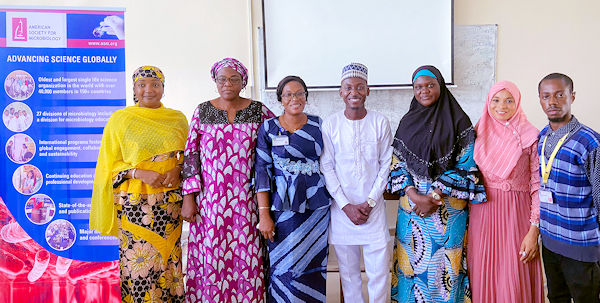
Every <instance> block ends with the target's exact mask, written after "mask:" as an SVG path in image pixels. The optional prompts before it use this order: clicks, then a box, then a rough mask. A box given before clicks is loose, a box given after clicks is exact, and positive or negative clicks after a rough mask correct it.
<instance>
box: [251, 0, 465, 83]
mask: <svg viewBox="0 0 600 303" xmlns="http://www.w3.org/2000/svg"><path fill="white" fill-rule="evenodd" d="M266 1H269V0H261V5H262V8H261V11H262V28H259V31H260V32H261V34H262V39H261V40H262V41H260V42H262V43H260V42H259V44H261V45H259V48H261V49H260V51H261V52H262V54H261V55H262V57H263V58H262V59H263V60H262V61H263V62H262V63H263V64H262V66H261V67H260V68H261V69H262V74H263V79H262V80H263V81H264V83H263V82H262V81H260V82H261V84H262V86H263V88H262V89H263V90H275V89H276V88H277V87H276V86H269V71H268V62H269V60H268V54H267V52H268V51H267V39H268V38H269V37H267V29H266V17H265V16H266V15H265V2H266ZM366 3H368V2H366ZM454 53H455V51H454V0H450V79H451V81H448V79H447V76H446V77H445V80H446V85H448V86H454V79H455V77H454V65H455V64H454ZM307 87H308V88H310V89H316V90H322V91H326V90H335V89H339V88H340V85H316V86H311V85H310V84H308V83H307ZM369 87H370V88H375V89H407V88H410V87H412V84H410V83H393V84H370V85H369Z"/></svg>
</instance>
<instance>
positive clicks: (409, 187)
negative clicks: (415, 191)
mask: <svg viewBox="0 0 600 303" xmlns="http://www.w3.org/2000/svg"><path fill="white" fill-rule="evenodd" d="M411 188H415V187H414V186H413V185H408V186H406V187H405V188H404V192H405V193H408V190H409V189H411Z"/></svg>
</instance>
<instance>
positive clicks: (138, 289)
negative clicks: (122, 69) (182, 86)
mask: <svg viewBox="0 0 600 303" xmlns="http://www.w3.org/2000/svg"><path fill="white" fill-rule="evenodd" d="M164 81H165V78H164V75H163V73H162V72H161V70H160V69H158V68H156V67H153V66H142V67H140V68H138V69H137V70H136V71H135V73H134V74H133V82H134V85H133V92H134V101H135V105H134V106H129V107H126V108H124V109H121V110H118V111H116V112H114V113H113V114H112V116H111V117H110V119H109V120H108V123H107V124H106V127H105V129H104V134H103V136H102V144H101V145H100V154H99V155H98V162H97V165H96V175H95V179H94V190H93V194H92V206H91V213H90V229H94V230H97V231H99V232H100V233H102V234H103V235H111V236H118V237H119V242H120V243H119V259H120V267H121V297H122V300H123V302H183V301H184V285H183V273H182V260H181V246H180V242H179V239H180V235H181V223H182V219H181V216H180V211H181V203H182V195H181V189H180V181H181V177H180V174H181V164H182V162H183V149H184V146H185V140H186V137H187V130H188V123H187V119H186V118H185V116H184V115H183V114H182V113H181V112H180V111H177V110H173V109H168V108H165V107H164V106H163V105H162V103H161V102H160V100H161V98H162V96H163V92H164Z"/></svg>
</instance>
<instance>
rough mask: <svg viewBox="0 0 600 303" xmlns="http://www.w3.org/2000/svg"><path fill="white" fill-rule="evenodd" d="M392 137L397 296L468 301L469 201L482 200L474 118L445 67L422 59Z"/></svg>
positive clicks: (411, 299)
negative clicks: (448, 84) (406, 106)
mask: <svg viewBox="0 0 600 303" xmlns="http://www.w3.org/2000/svg"><path fill="white" fill-rule="evenodd" d="M412 79H413V80H412V81H413V92H414V95H415V96H414V98H413V99H412V103H411V105H410V109H409V111H408V113H406V115H404V117H402V119H401V120H400V124H399V125H398V130H397V131H396V136H395V138H394V143H393V147H394V154H393V156H392V168H391V176H390V179H391V180H390V187H391V191H392V192H394V193H398V194H400V196H401V198H400V204H399V206H398V221H397V224H396V241H395V243H394V256H393V268H392V301H394V302H411V303H412V302H435V303H437V302H471V299H470V297H471V296H470V287H469V279H468V277H467V272H466V268H467V267H466V264H465V259H466V258H465V257H466V253H465V247H466V244H465V233H466V232H465V231H466V226H467V216H468V213H467V202H468V201H471V202H472V203H477V202H482V201H485V191H484V188H483V184H482V183H480V180H479V178H478V174H479V171H478V170H477V166H476V165H475V161H474V160H473V146H474V141H475V132H474V130H473V125H472V124H471V120H470V119H469V117H468V116H467V115H466V114H465V113H464V111H463V110H462V108H461V107H460V105H459V104H458V102H456V100H455V99H454V97H453V96H452V94H451V93H450V91H449V90H448V89H447V88H446V84H445V82H444V78H443V77H442V74H441V73H440V71H439V70H438V69H437V68H435V67H433V66H422V67H419V68H418V69H417V70H416V71H415V72H414V74H413V77H412Z"/></svg>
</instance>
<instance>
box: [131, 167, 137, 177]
mask: <svg viewBox="0 0 600 303" xmlns="http://www.w3.org/2000/svg"><path fill="white" fill-rule="evenodd" d="M136 170H137V168H134V169H133V170H132V171H131V179H135V171H136Z"/></svg>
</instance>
